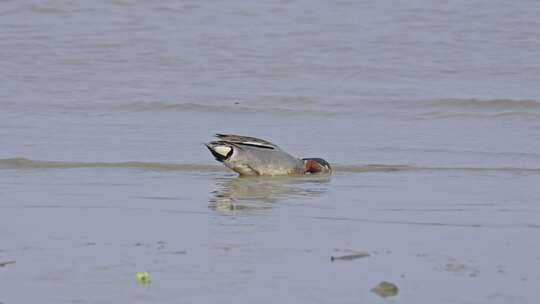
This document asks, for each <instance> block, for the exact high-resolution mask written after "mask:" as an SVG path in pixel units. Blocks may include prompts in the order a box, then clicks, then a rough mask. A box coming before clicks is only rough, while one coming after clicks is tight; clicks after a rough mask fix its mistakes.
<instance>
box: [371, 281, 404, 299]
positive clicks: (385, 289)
mask: <svg viewBox="0 0 540 304" xmlns="http://www.w3.org/2000/svg"><path fill="white" fill-rule="evenodd" d="M398 291H399V289H398V287H397V286H396V284H394V283H390V282H386V281H382V282H380V283H379V284H377V286H375V287H373V288H371V292H373V293H375V294H376V295H378V296H380V297H383V298H387V297H393V296H395V295H397V293H398Z"/></svg>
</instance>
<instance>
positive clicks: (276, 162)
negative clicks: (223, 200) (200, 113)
mask: <svg viewBox="0 0 540 304" xmlns="http://www.w3.org/2000/svg"><path fill="white" fill-rule="evenodd" d="M216 137H217V138H218V139H219V140H217V141H212V142H209V143H207V144H206V147H207V148H208V150H210V152H211V153H212V155H214V157H215V158H216V160H217V161H219V162H222V163H223V164H224V165H225V166H226V167H228V168H230V169H232V170H233V171H235V172H238V173H239V174H240V175H241V176H253V175H298V174H306V173H321V172H322V173H330V172H331V168H330V165H329V164H328V163H327V162H326V161H324V160H322V159H319V158H310V159H300V158H296V157H294V156H292V155H290V154H288V153H287V152H285V151H283V150H282V149H281V148H280V147H279V146H277V145H275V144H273V143H271V142H269V141H266V140H263V139H259V138H255V137H249V136H240V135H232V134H216Z"/></svg>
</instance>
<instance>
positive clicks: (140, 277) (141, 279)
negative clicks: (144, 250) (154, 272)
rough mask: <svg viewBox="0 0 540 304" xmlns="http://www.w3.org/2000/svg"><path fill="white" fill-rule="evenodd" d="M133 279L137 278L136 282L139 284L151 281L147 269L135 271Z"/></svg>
mask: <svg viewBox="0 0 540 304" xmlns="http://www.w3.org/2000/svg"><path fill="white" fill-rule="evenodd" d="M135 279H137V283H140V284H150V282H152V280H151V279H150V274H149V273H148V272H147V271H144V272H136V273H135Z"/></svg>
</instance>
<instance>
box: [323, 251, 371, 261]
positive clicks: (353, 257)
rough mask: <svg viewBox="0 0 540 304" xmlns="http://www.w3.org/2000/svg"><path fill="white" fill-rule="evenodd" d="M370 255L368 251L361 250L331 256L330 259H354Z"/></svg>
mask: <svg viewBox="0 0 540 304" xmlns="http://www.w3.org/2000/svg"><path fill="white" fill-rule="evenodd" d="M368 256H369V253H367V252H359V253H355V254H348V255H342V256H331V257H330V261H352V260H356V259H359V258H366V257H368Z"/></svg>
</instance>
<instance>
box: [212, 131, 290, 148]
mask: <svg viewBox="0 0 540 304" xmlns="http://www.w3.org/2000/svg"><path fill="white" fill-rule="evenodd" d="M216 137H217V138H219V139H220V140H222V141H224V142H229V143H232V144H236V145H244V146H251V147H257V148H263V149H273V150H280V148H279V146H277V145H276V144H273V143H271V142H269V141H267V140H264V139H260V138H256V137H250V136H241V135H234V134H220V133H218V134H216Z"/></svg>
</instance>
